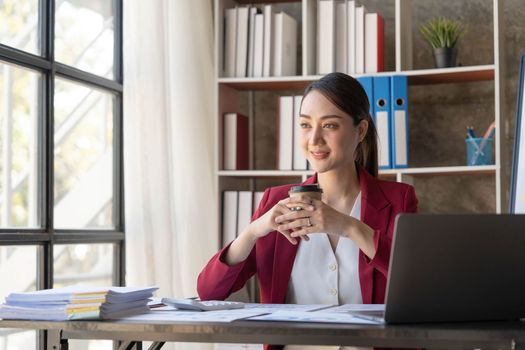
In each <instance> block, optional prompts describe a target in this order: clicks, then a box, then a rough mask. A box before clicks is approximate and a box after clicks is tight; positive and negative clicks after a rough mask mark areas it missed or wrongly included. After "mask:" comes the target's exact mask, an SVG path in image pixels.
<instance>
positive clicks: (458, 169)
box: [218, 165, 496, 178]
mask: <svg viewBox="0 0 525 350" xmlns="http://www.w3.org/2000/svg"><path fill="white" fill-rule="evenodd" d="M495 173H496V166H495V165H482V166H450V167H424V168H405V169H388V170H380V171H379V176H381V177H389V176H397V175H399V174H400V175H410V176H417V177H421V176H452V175H454V176H458V175H459V176H461V175H463V176H469V175H487V174H489V175H490V174H495ZM312 174H313V171H311V170H303V171H300V170H220V171H219V174H218V175H219V176H225V177H259V178H275V177H303V176H310V175H312Z"/></svg>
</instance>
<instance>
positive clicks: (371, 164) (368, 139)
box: [355, 114, 379, 177]
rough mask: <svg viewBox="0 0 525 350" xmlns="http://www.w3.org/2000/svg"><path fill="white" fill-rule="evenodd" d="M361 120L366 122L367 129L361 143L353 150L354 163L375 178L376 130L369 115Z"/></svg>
mask: <svg viewBox="0 0 525 350" xmlns="http://www.w3.org/2000/svg"><path fill="white" fill-rule="evenodd" d="M362 120H366V121H367V122H368V129H367V131H366V135H365V137H364V138H363V141H361V142H359V144H358V145H357V148H356V149H355V163H356V164H357V165H359V166H360V167H361V168H363V169H365V170H366V171H368V172H369V173H370V174H371V175H372V176H374V177H377V174H378V167H379V166H378V160H377V130H376V126H375V124H374V121H373V120H372V117H371V116H370V114H368V115H367V116H366V117H365V118H363V119H362Z"/></svg>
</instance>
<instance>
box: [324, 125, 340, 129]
mask: <svg viewBox="0 0 525 350" xmlns="http://www.w3.org/2000/svg"><path fill="white" fill-rule="evenodd" d="M323 128H324V129H336V128H337V124H324V125H323Z"/></svg>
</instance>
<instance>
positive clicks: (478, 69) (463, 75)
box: [402, 64, 494, 85]
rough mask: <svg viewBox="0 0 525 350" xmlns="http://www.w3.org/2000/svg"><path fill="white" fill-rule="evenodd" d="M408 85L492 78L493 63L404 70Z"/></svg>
mask: <svg viewBox="0 0 525 350" xmlns="http://www.w3.org/2000/svg"><path fill="white" fill-rule="evenodd" d="M402 74H405V75H407V76H408V83H409V84H410V85H424V84H446V83H463V82H465V83H466V82H473V81H484V80H493V79H494V65H493V64H488V65H483V66H471V67H455V68H441V69H418V70H412V71H405V72H403V73H402Z"/></svg>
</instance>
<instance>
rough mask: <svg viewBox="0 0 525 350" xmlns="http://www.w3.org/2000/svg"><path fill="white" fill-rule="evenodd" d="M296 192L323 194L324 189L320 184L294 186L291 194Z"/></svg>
mask: <svg viewBox="0 0 525 350" xmlns="http://www.w3.org/2000/svg"><path fill="white" fill-rule="evenodd" d="M296 192H323V189H322V188H321V187H319V185H318V184H313V185H300V186H292V188H290V193H296Z"/></svg>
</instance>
